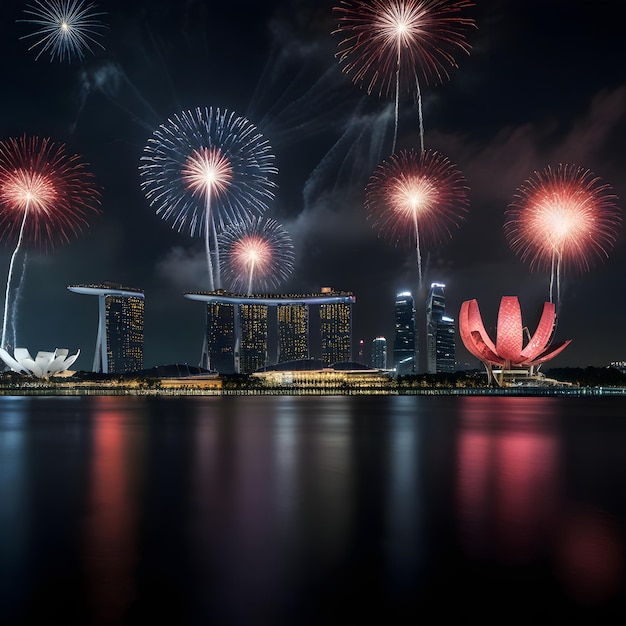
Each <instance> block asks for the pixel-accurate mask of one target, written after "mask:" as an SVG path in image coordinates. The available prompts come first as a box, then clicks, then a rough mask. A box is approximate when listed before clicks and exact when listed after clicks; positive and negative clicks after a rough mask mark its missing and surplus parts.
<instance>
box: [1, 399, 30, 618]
mask: <svg viewBox="0 0 626 626" xmlns="http://www.w3.org/2000/svg"><path fill="white" fill-rule="evenodd" d="M29 407H30V398H27V397H8V398H0V606H2V607H7V608H8V609H9V611H11V610H12V607H17V606H19V604H20V602H21V601H22V600H23V595H24V589H25V587H26V586H25V585H24V582H25V578H26V576H27V573H26V569H27V567H26V562H27V558H28V554H29V551H30V536H31V532H32V524H31V515H30V506H29V495H30V493H29V488H28V476H27V471H26V470H27V465H28V462H27V458H26V457H27V454H26V435H25V431H26V422H27V416H28V410H29Z"/></svg>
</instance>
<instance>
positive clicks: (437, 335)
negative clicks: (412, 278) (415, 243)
mask: <svg viewBox="0 0 626 626" xmlns="http://www.w3.org/2000/svg"><path fill="white" fill-rule="evenodd" d="M444 288H445V285H444V284H442V283H432V284H431V286H430V291H429V292H428V297H427V299H426V351H427V361H428V363H427V371H428V373H429V374H442V373H452V372H454V371H455V369H456V363H455V359H456V345H455V331H454V320H453V319H452V318H451V317H446V298H445V295H444Z"/></svg>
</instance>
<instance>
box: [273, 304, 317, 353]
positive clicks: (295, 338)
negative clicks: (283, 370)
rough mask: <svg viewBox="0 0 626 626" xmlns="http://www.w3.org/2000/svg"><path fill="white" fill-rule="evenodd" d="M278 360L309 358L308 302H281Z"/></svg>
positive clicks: (279, 309)
mask: <svg viewBox="0 0 626 626" xmlns="http://www.w3.org/2000/svg"><path fill="white" fill-rule="evenodd" d="M276 315H277V321H278V362H279V363H282V362H284V361H296V360H298V359H308V358H309V307H308V305H306V304H279V305H278V306H277V313H276Z"/></svg>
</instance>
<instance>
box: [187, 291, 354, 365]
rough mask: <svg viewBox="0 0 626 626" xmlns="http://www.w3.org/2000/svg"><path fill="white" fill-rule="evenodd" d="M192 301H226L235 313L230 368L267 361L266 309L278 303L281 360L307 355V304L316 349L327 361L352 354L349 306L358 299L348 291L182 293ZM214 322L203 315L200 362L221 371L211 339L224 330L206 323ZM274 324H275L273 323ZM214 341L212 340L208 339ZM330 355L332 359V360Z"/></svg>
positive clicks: (290, 359) (346, 357)
mask: <svg viewBox="0 0 626 626" xmlns="http://www.w3.org/2000/svg"><path fill="white" fill-rule="evenodd" d="M185 297H186V298H188V299H190V300H197V301H200V302H205V303H206V304H207V306H209V305H211V304H218V303H219V304H221V305H230V306H232V307H233V316H234V324H233V328H234V341H233V342H232V343H230V344H229V345H231V346H233V351H234V361H233V362H234V370H235V372H238V373H242V374H249V373H252V372H254V371H257V370H259V369H261V368H263V367H265V366H266V365H267V364H268V361H269V358H268V355H269V349H268V337H269V336H270V334H271V333H270V328H269V324H270V319H273V318H272V317H271V316H270V314H269V309H270V308H271V307H276V316H275V317H276V324H277V332H276V335H277V339H278V348H277V353H278V357H277V360H278V361H279V362H287V361H294V360H299V359H307V358H309V356H310V354H309V352H310V337H309V335H310V327H309V321H310V309H311V307H312V306H313V307H318V308H319V315H320V335H321V337H320V338H321V346H320V351H321V354H322V358H323V359H324V362H325V363H329V364H334V363H337V362H339V361H349V360H350V355H351V353H352V347H351V338H352V321H351V320H352V305H353V304H354V302H355V301H356V299H355V297H354V295H353V294H351V293H349V292H342V291H334V290H332V289H330V288H324V289H322V290H321V292H320V293H316V294H287V295H265V294H260V295H255V294H249V295H243V294H234V293H228V292H225V291H224V290H222V289H218V290H216V291H210V292H196V293H186V294H185ZM214 323H215V317H211V316H207V330H206V337H207V340H206V341H205V349H204V352H205V355H206V356H205V357H204V358H203V362H208V363H210V367H211V369H214V370H217V371H218V372H219V373H220V374H228V373H231V372H230V371H228V370H226V369H220V368H221V367H223V366H222V365H220V364H219V362H218V361H216V360H215V359H213V361H211V354H214V352H215V349H214V343H215V342H214V338H215V337H217V336H223V335H224V334H225V333H224V332H223V331H221V333H218V332H216V331H215V330H213V329H212V328H209V324H214ZM272 328H273V326H272ZM212 342H213V343H212ZM331 359H334V360H332V361H331Z"/></svg>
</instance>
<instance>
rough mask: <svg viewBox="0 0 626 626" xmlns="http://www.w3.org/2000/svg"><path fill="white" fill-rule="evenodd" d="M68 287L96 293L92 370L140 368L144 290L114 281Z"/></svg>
mask: <svg viewBox="0 0 626 626" xmlns="http://www.w3.org/2000/svg"><path fill="white" fill-rule="evenodd" d="M68 289H69V290H70V291H73V292H74V293H79V294H83V295H95V296H98V334H97V338H96V350H95V354H94V360H93V371H94V372H102V373H103V374H109V373H115V374H123V373H125V372H133V371H137V370H140V369H143V319H144V294H143V291H141V290H139V289H130V288H128V287H122V286H121V285H117V284H115V283H104V284H102V285H72V286H70V287H68Z"/></svg>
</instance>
